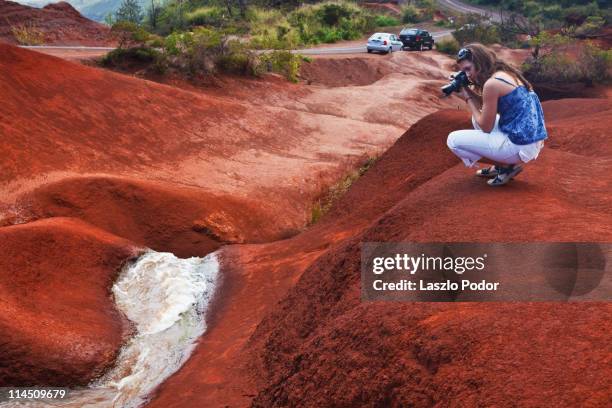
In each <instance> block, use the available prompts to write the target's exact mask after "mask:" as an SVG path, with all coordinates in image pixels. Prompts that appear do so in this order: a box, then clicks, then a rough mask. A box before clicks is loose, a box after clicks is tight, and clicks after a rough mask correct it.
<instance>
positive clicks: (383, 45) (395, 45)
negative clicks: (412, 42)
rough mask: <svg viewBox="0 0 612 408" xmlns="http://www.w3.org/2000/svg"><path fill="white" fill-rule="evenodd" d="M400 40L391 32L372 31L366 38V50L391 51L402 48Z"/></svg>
mask: <svg viewBox="0 0 612 408" xmlns="http://www.w3.org/2000/svg"><path fill="white" fill-rule="evenodd" d="M402 46H403V44H402V42H401V41H400V39H399V38H398V37H397V36H396V35H395V34H391V33H374V34H372V36H371V37H370V38H368V45H367V49H368V52H372V51H380V52H384V53H387V52H393V51H399V50H401V49H402Z"/></svg>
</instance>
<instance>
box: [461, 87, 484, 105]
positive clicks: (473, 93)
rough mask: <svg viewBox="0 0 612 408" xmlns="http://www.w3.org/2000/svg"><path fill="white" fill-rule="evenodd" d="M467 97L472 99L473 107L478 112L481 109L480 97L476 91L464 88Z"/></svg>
mask: <svg viewBox="0 0 612 408" xmlns="http://www.w3.org/2000/svg"><path fill="white" fill-rule="evenodd" d="M465 89H466V91H467V93H468V95H469V96H470V97H472V100H473V101H474V105H475V106H476V107H477V108H478V110H481V109H482V96H481V95H480V94H478V93H476V91H474V90H473V89H472V88H465Z"/></svg>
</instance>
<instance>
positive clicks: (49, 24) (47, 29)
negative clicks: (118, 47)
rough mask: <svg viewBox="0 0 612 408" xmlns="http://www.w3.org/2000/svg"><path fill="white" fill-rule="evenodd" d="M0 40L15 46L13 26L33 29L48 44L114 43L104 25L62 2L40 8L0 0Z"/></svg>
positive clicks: (96, 44)
mask: <svg viewBox="0 0 612 408" xmlns="http://www.w3.org/2000/svg"><path fill="white" fill-rule="evenodd" d="M0 16H2V18H0V41H4V42H8V43H11V44H17V43H18V41H17V39H16V38H15V36H14V34H13V29H12V27H20V26H24V25H25V26H26V27H30V28H35V29H36V30H37V31H40V32H41V33H42V34H43V35H44V41H43V43H44V44H47V45H90V46H101V45H108V44H113V43H114V42H113V40H112V39H111V38H110V30H109V28H108V27H107V26H105V25H104V24H100V23H97V22H95V21H92V20H89V19H87V18H85V17H83V16H82V15H81V14H80V13H79V12H78V11H77V10H76V9H75V8H74V7H72V6H71V5H70V4H69V3H67V2H65V1H60V2H58V3H51V4H48V5H46V6H45V7H43V8H36V7H29V6H25V5H23V4H19V3H15V2H12V1H6V0H0Z"/></svg>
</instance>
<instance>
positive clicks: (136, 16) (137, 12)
mask: <svg viewBox="0 0 612 408" xmlns="http://www.w3.org/2000/svg"><path fill="white" fill-rule="evenodd" d="M115 20H116V21H127V22H130V23H134V24H140V22H141V21H142V9H141V7H140V3H138V0H123V1H122V2H121V5H120V6H119V9H118V10H117V12H116V13H115Z"/></svg>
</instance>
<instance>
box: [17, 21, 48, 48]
mask: <svg viewBox="0 0 612 408" xmlns="http://www.w3.org/2000/svg"><path fill="white" fill-rule="evenodd" d="M11 33H12V34H13V37H15V40H16V41H17V42H18V43H19V45H41V44H43V43H44V41H45V34H44V33H43V32H42V31H41V30H40V29H39V28H38V27H37V26H36V24H34V22H32V21H31V22H29V23H20V24H16V25H13V26H11Z"/></svg>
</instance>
